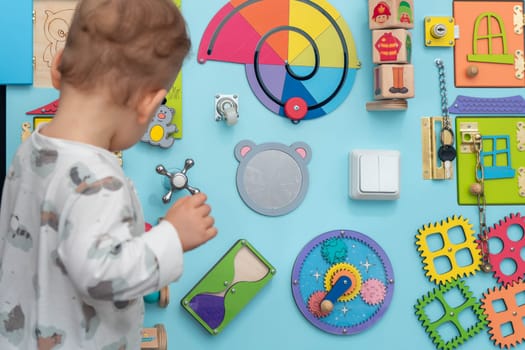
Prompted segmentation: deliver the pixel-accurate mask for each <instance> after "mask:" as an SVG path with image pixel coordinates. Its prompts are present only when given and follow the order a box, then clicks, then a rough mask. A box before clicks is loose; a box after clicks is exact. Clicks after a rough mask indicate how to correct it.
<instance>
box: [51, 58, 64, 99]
mask: <svg viewBox="0 0 525 350" xmlns="http://www.w3.org/2000/svg"><path fill="white" fill-rule="evenodd" d="M63 52H64V51H63V50H60V51H58V52H57V53H56V55H55V57H53V62H52V63H51V83H52V84H53V87H54V88H55V89H57V90H59V89H60V81H61V78H62V74H60V71H59V70H58V66H59V65H60V62H62V53H63Z"/></svg>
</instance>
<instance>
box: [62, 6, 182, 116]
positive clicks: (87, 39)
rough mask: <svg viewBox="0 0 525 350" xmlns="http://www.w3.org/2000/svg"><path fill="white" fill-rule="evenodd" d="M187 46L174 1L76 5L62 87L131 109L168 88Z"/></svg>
mask: <svg viewBox="0 0 525 350" xmlns="http://www.w3.org/2000/svg"><path fill="white" fill-rule="evenodd" d="M190 45H191V43H190V39H189V36H188V33H187V32H186V23H185V21H184V18H183V17H182V15H181V13H180V12H179V10H178V9H177V7H176V6H175V5H174V4H173V2H172V0H80V2H79V4H78V6H77V9H76V11H75V14H74V16H73V20H72V23H71V27H70V29H69V34H68V38H67V42H66V47H65V49H64V52H63V55H62V60H61V62H60V64H59V66H58V71H59V72H60V75H61V82H62V84H68V85H70V86H73V87H74V88H76V89H78V90H82V91H94V90H96V89H102V90H101V91H103V92H104V93H108V94H109V95H110V96H109V97H110V98H111V99H112V101H114V102H115V103H117V104H120V105H128V106H133V105H134V104H135V103H136V102H137V100H136V99H137V98H138V97H139V96H140V95H141V94H143V93H146V92H149V91H155V90H159V89H166V90H168V89H169V87H170V86H171V84H172V83H173V81H174V80H175V77H176V75H177V73H178V72H179V70H180V68H181V65H182V61H183V60H184V58H185V56H186V55H187V53H188V51H189V49H190Z"/></svg>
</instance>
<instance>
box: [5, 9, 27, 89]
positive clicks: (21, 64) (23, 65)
mask: <svg viewBox="0 0 525 350" xmlns="http://www.w3.org/2000/svg"><path fill="white" fill-rule="evenodd" d="M32 12H33V1H32V0H16V1H3V2H2V5H1V6H0V43H2V44H1V45H0V57H1V62H2V63H1V65H0V84H32V83H33V21H32V18H33V16H32Z"/></svg>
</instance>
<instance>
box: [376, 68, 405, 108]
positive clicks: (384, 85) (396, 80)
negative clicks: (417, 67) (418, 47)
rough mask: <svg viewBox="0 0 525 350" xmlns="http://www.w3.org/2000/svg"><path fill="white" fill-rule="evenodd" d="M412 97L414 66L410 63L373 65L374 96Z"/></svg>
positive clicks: (382, 97) (383, 97) (379, 98)
mask: <svg viewBox="0 0 525 350" xmlns="http://www.w3.org/2000/svg"><path fill="white" fill-rule="evenodd" d="M412 97H414V66H413V65H411V64H381V65H379V66H376V67H374V98H375V99H376V100H384V99H389V98H403V99H405V98H412Z"/></svg>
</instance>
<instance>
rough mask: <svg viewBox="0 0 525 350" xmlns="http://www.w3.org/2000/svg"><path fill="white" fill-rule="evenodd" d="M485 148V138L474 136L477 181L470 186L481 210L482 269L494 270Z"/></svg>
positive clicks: (480, 242)
mask: <svg viewBox="0 0 525 350" xmlns="http://www.w3.org/2000/svg"><path fill="white" fill-rule="evenodd" d="M482 150H483V138H482V137H481V135H480V134H476V135H475V136H474V151H475V152H476V168H475V172H476V173H475V175H476V182H475V183H473V184H472V185H471V187H470V192H471V193H472V194H474V195H475V196H476V197H477V203H478V212H479V235H478V237H479V245H480V249H481V269H482V270H483V271H484V272H490V271H492V265H491V264H490V261H489V245H488V232H487V218H486V209H487V201H486V198H485V170H484V168H483V164H482V163H481V152H482Z"/></svg>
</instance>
